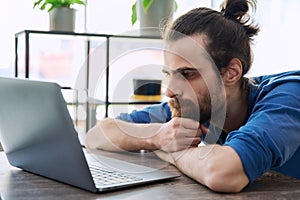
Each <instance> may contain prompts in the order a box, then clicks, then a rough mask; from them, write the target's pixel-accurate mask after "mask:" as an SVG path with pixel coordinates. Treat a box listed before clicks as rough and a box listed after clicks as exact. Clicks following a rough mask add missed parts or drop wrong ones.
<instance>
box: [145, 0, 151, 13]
mask: <svg viewBox="0 0 300 200" xmlns="http://www.w3.org/2000/svg"><path fill="white" fill-rule="evenodd" d="M153 1H154V0H143V2H142V3H143V9H144V13H147V12H148V9H149V7H150V6H151V5H152V3H153Z"/></svg>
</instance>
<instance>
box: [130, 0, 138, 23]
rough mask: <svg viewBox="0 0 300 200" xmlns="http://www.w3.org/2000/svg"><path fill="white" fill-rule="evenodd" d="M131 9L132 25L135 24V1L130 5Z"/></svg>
mask: <svg viewBox="0 0 300 200" xmlns="http://www.w3.org/2000/svg"><path fill="white" fill-rule="evenodd" d="M131 9H132V14H131V24H132V26H133V25H134V24H135V22H136V20H137V16H136V2H135V3H134V4H133V5H132V7H131Z"/></svg>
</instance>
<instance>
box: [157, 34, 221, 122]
mask: <svg viewBox="0 0 300 200" xmlns="http://www.w3.org/2000/svg"><path fill="white" fill-rule="evenodd" d="M204 39H205V38H203V37H202V36H199V35H197V36H193V39H191V38H183V39H180V40H178V41H175V42H172V43H169V44H168V45H167V46H166V51H165V54H164V58H165V67H164V69H163V72H164V73H165V75H166V79H167V84H168V85H167V90H166V95H167V96H168V97H169V98H170V102H169V105H170V107H171V110H172V113H173V114H174V115H175V116H177V117H185V118H191V119H194V120H196V121H199V122H200V123H201V124H202V123H205V122H207V121H209V120H210V118H211V115H212V112H214V111H216V110H218V109H220V108H219V107H221V106H222V105H223V103H224V102H223V101H222V100H221V99H222V98H220V97H221V95H223V93H222V92H221V90H220V87H219V86H220V81H219V79H218V77H219V76H218V74H216V70H215V68H214V64H213V63H212V62H211V60H210V59H209V57H208V56H207V54H206V52H205V51H204V49H203V48H201V46H204V42H205V41H204ZM212 105H214V106H216V107H215V108H216V109H212ZM175 116H173V117H175Z"/></svg>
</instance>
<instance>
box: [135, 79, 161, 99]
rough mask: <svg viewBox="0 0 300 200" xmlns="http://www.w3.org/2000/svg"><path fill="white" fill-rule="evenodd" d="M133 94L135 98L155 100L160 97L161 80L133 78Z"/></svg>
mask: <svg viewBox="0 0 300 200" xmlns="http://www.w3.org/2000/svg"><path fill="white" fill-rule="evenodd" d="M133 88H134V96H133V98H134V99H136V100H143V101H147V100H149V101H156V100H160V99H161V80H154V79H133Z"/></svg>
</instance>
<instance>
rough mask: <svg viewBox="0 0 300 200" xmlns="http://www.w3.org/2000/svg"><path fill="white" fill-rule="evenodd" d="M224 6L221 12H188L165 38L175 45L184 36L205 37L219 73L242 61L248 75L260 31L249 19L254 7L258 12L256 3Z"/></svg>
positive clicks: (231, 0) (234, 0)
mask: <svg viewBox="0 0 300 200" xmlns="http://www.w3.org/2000/svg"><path fill="white" fill-rule="evenodd" d="M221 6H222V10H221V12H218V11H215V10H212V9H210V8H204V7H201V8H196V9H193V10H191V11H189V12H187V13H186V14H184V15H182V16H181V17H179V18H178V19H176V20H175V21H174V22H173V23H171V24H169V25H168V26H167V27H166V28H165V30H164V35H163V37H164V39H165V40H166V41H175V40H178V39H180V38H182V37H184V36H191V35H194V34H205V35H206V36H207V38H208V41H207V44H206V46H205V47H204V48H205V49H206V51H207V52H208V53H209V54H210V56H211V57H212V59H213V60H214V62H215V64H216V66H217V68H218V70H219V71H221V68H224V67H226V66H227V65H228V64H229V62H230V60H231V59H232V58H238V59H239V60H240V61H241V63H242V65H243V75H244V74H246V73H247V72H248V71H249V69H250V66H251V61H252V58H251V48H250V43H251V41H252V40H253V36H254V35H256V34H257V33H258V31H259V28H258V26H256V25H253V24H252V22H251V20H250V19H251V18H250V16H249V15H248V11H249V9H250V7H252V8H253V9H254V10H255V9H256V0H225V1H224V3H223V4H222V5H221ZM177 33H180V34H177Z"/></svg>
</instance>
